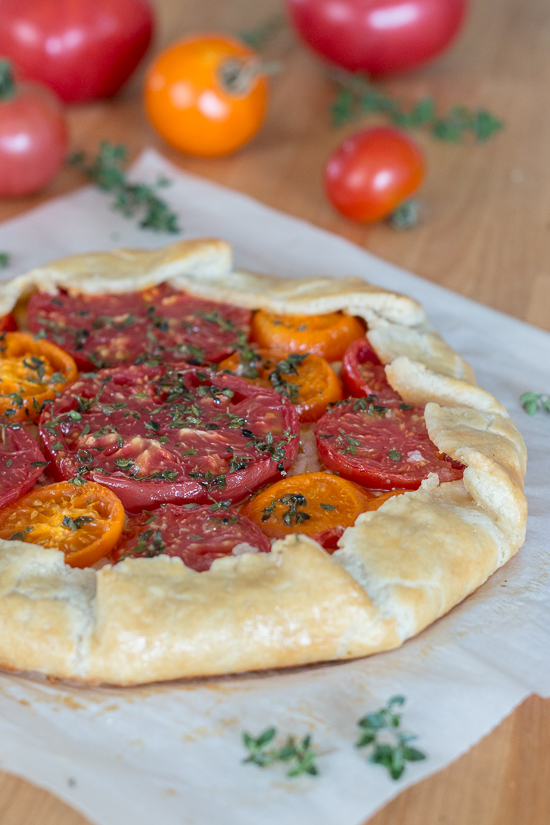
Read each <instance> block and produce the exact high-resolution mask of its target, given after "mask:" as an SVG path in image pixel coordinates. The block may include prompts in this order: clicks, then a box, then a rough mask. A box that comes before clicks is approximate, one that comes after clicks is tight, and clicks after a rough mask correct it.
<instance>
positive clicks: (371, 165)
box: [325, 126, 424, 223]
mask: <svg viewBox="0 0 550 825" xmlns="http://www.w3.org/2000/svg"><path fill="white" fill-rule="evenodd" d="M423 177H424V157H423V155H422V152H421V151H420V149H419V148H418V146H417V145H416V143H414V142H413V141H412V140H411V139H410V138H409V137H408V136H407V135H405V134H403V132H400V131H399V130H398V129H392V128H390V127H384V126H380V127H376V128H374V129H365V130H364V131H362V132H357V133H356V134H355V135H352V136H351V137H349V138H348V139H347V140H345V141H344V142H343V143H342V144H341V145H340V146H339V147H338V149H336V151H335V152H334V154H333V155H332V156H331V157H330V158H329V161H328V163H327V165H326V167H325V187H326V191H327V194H328V197H329V199H330V200H331V202H332V204H333V205H334V206H335V207H336V209H338V211H339V212H341V213H342V215H345V216H346V218H351V219H352V220H354V221H359V222H360V223H370V222H371V221H377V220H380V218H384V217H386V216H387V215H389V214H390V213H391V212H393V210H394V209H395V208H396V206H398V205H399V204H400V203H401V202H402V201H403V200H404V199H405V198H406V197H407V196H408V195H410V194H411V192H414V191H415V189H417V188H418V186H419V185H420V183H421V181H422V178H423Z"/></svg>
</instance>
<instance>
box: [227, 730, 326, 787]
mask: <svg viewBox="0 0 550 825" xmlns="http://www.w3.org/2000/svg"><path fill="white" fill-rule="evenodd" d="M276 735H277V730H276V728H266V730H264V731H263V733H261V734H260V735H259V736H256V737H254V736H250V734H249V733H246V732H245V733H243V744H244V746H245V748H246V749H247V751H248V756H247V757H246V759H243V762H244V763H245V764H246V763H247V762H251V763H252V764H254V765H258V766H259V767H260V768H265V767H267V766H268V765H272V764H273V763H274V762H288V763H289V769H288V771H287V772H286V775H287V776H289V777H295V776H300V775H301V774H303V773H309V774H311V775H312V776H316V775H317V774H318V773H319V771H318V769H317V765H316V764H315V759H316V758H317V754H316V753H315V751H314V749H313V748H312V746H311V736H310V735H309V734H308V735H307V736H304V737H303V739H301V740H299V739H296V737H294V736H289V737H287V740H286V742H285V743H284V744H283V745H282V746H281V747H270V748H268V747H267V746H268V745H270V744H271V743H273V740H274V739H275V736H276Z"/></svg>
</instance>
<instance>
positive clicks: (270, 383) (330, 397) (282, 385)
mask: <svg viewBox="0 0 550 825" xmlns="http://www.w3.org/2000/svg"><path fill="white" fill-rule="evenodd" d="M250 353H252V351H250ZM219 367H220V369H222V370H229V371H230V372H234V373H235V374H236V375H240V376H241V377H242V378H245V379H247V380H249V381H253V383H255V384H259V385H260V386H263V387H271V389H274V390H275V391H276V392H278V393H279V394H280V395H284V396H286V397H287V398H288V399H290V401H292V403H293V404H294V406H295V407H296V410H297V411H298V415H299V416H300V421H301V422H302V423H304V424H305V423H310V422H312V421H318V420H319V419H320V418H321V416H322V415H323V414H324V413H325V410H326V408H327V407H328V405H329V404H333V403H334V402H335V401H340V400H341V399H342V398H343V397H344V395H343V392H342V385H341V383H340V379H339V378H338V376H337V375H336V373H335V372H334V370H333V369H332V367H331V366H330V364H329V363H328V361H326V360H325V359H324V358H321V357H320V356H319V355H308V354H300V353H291V354H290V355H288V356H287V357H286V358H284V359H281V358H280V356H279V355H278V354H277V353H276V352H275V353H273V352H267V351H266V350H261V351H259V352H258V353H255V354H254V357H252V355H251V358H249V359H246V360H245V361H243V357H242V354H241V353H239V352H234V353H233V355H230V356H229V358H226V359H225V360H224V361H222V362H221V364H220V365H219Z"/></svg>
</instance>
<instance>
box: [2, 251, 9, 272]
mask: <svg viewBox="0 0 550 825" xmlns="http://www.w3.org/2000/svg"><path fill="white" fill-rule="evenodd" d="M10 259H11V255H10V253H9V252H0V269H5V268H6V267H7V266H8V265H9V262H10Z"/></svg>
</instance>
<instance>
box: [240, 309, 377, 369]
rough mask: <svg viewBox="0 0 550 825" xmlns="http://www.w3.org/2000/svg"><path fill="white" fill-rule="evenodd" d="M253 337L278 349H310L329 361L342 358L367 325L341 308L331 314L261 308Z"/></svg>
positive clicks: (258, 341) (262, 345)
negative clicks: (271, 311)
mask: <svg viewBox="0 0 550 825" xmlns="http://www.w3.org/2000/svg"><path fill="white" fill-rule="evenodd" d="M251 335H252V340H253V341H256V342H257V343H258V344H259V345H260V347H263V348H264V349H270V350H273V351H276V352H278V353H282V354H287V353H289V352H309V353H310V355H320V356H321V357H322V358H326V360H327V361H340V360H341V359H342V358H343V356H344V353H345V351H346V349H347V348H348V346H349V345H350V344H351V342H352V341H355V340H356V339H357V338H363V337H364V335H365V327H364V325H363V324H362V323H361V321H359V320H358V319H357V318H354V317H353V316H351V315H344V314H343V313H341V312H331V313H329V314H328V315H268V313H267V312H263V311H262V310H259V311H258V312H256V313H255V315H254V317H253V319H252V328H251Z"/></svg>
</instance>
